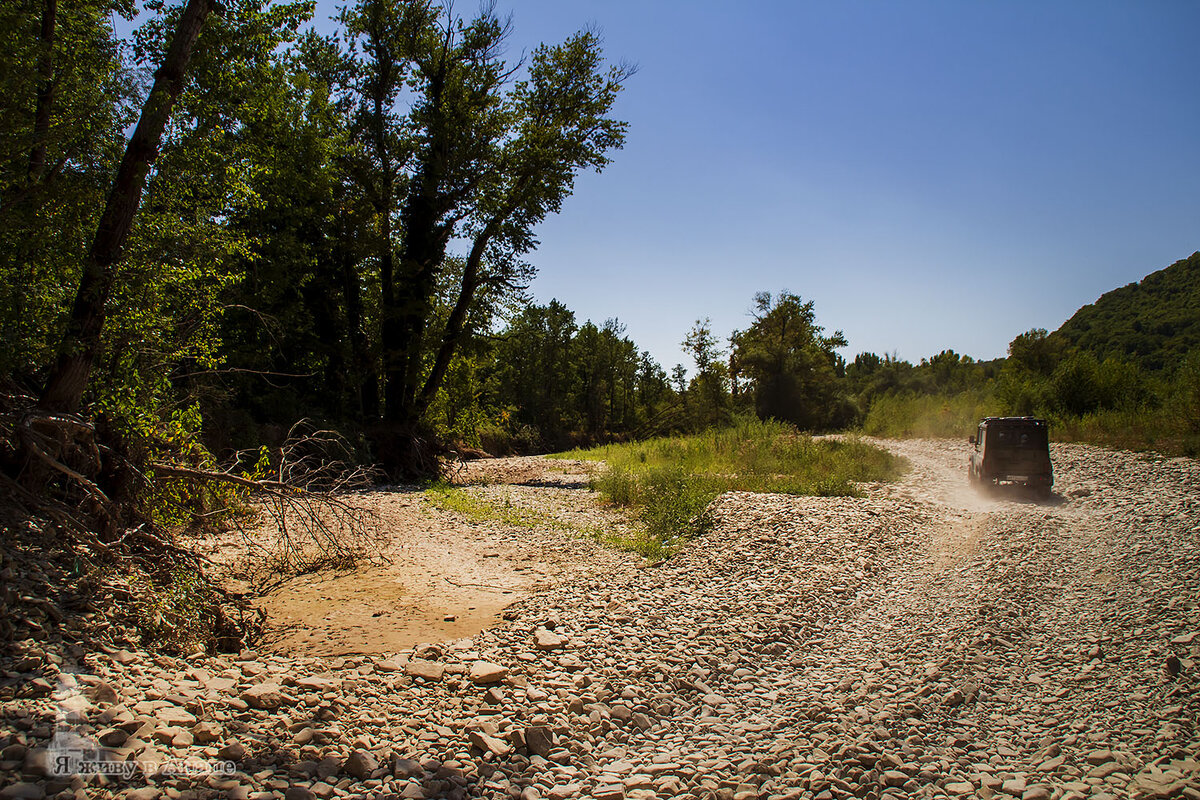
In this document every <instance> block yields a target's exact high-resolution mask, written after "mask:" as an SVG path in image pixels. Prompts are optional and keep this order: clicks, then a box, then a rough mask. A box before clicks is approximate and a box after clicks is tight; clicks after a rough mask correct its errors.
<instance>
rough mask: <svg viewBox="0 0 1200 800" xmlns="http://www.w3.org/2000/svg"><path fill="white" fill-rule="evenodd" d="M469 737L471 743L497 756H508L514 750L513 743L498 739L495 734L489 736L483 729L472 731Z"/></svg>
mask: <svg viewBox="0 0 1200 800" xmlns="http://www.w3.org/2000/svg"><path fill="white" fill-rule="evenodd" d="M468 738H470V740H471V744H472V745H474V746H475V747H478V748H479V749H480V750H483V751H484V752H487V753H491V754H492V755H494V756H497V757H502V756H506V755H508V754H509V753H511V752H512V745H510V744H509V743H508V742H505V741H502V740H500V739H497V738H495V737H494V736H488V735H487V734H486V733H484V732H482V731H471V733H470V734H469V735H468Z"/></svg>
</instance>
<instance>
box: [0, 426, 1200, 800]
mask: <svg viewBox="0 0 1200 800" xmlns="http://www.w3.org/2000/svg"><path fill="white" fill-rule="evenodd" d="M881 444H882V445H883V446H885V447H888V448H889V449H891V450H893V451H894V452H897V453H899V454H901V455H903V456H904V457H906V458H907V459H908V460H909V462H910V463H911V465H912V468H911V470H910V472H909V473H908V474H907V475H906V477H905V478H903V479H902V480H901V481H899V482H897V483H895V484H891V485H869V486H866V487H864V496H863V497H860V498H807V497H789V496H781V495H755V494H748V493H734V494H729V495H725V496H723V497H722V498H720V499H719V500H718V501H717V503H716V504H715V507H714V509H713V512H714V514H713V516H714V520H715V525H714V527H713V530H712V531H711V532H710V533H708V534H707V535H705V536H703V537H701V538H699V539H697V540H695V541H693V542H691V543H690V544H689V545H687V546H686V547H685V548H684V549H683V550H682V551H681V552H679V553H678V554H677V555H676V556H674V557H673V558H671V559H669V560H667V561H666V562H664V563H661V564H659V565H656V566H647V565H644V564H643V563H642V562H641V561H640V559H638V558H636V557H634V556H630V555H628V554H624V553H618V552H616V551H612V550H610V549H607V548H604V547H601V546H599V545H596V544H594V543H592V542H591V541H590V540H589V539H587V538H586V537H585V536H582V535H580V533H579V531H580V530H582V529H584V528H586V527H587V525H588V524H592V523H595V522H596V521H597V520H598V521H599V522H600V523H603V522H605V520H606V517H604V514H606V513H607V512H604V511H601V510H597V506H596V505H595V499H594V495H591V494H590V493H589V492H588V491H587V489H586V488H584V486H583V484H582V482H581V481H579V480H566V479H563V478H562V476H563V475H567V474H571V473H572V472H573V471H574V472H578V471H579V466H578V465H577V464H576V465H572V464H569V463H562V462H552V461H547V460H538V459H523V460H519V461H506V462H503V463H497V464H491V465H483V466H479V467H475V469H481V470H488V469H491V470H493V472H494V474H493V478H497V477H498V476H502V473H504V470H505V469H511V470H515V471H516V474H517V475H518V478H519V481H518V483H519V484H520V485H501V484H496V483H492V484H489V485H481V486H477V487H472V488H470V489H469V491H471V492H477V493H479V494H480V495H482V496H485V497H491V498H492V499H494V500H495V499H497V498H503V501H504V502H505V503H506V504H510V505H517V506H522V505H527V506H529V507H531V508H538V509H541V510H542V511H544V512H545V513H549V514H556V515H558V516H560V517H561V518H563V519H568V518H570V517H571V515H572V514H576V515H578V516H579V517H580V520H581V521H571V522H570V524H564V525H563V526H562V527H561V529H557V530H556V529H554V528H553V527H552V526H550V527H522V526H510V525H504V524H501V523H496V522H479V523H469V522H467V521H462V523H461V524H463V525H467V526H472V525H473V526H476V527H477V528H478V530H477V534H478V535H479V536H481V537H485V538H488V539H489V541H490V540H494V541H493V544H492V546H495V547H498V548H502V549H504V551H505V552H506V553H509V554H510V555H512V554H517V553H521V552H527V553H534V554H536V555H537V559H538V563H545V564H550V565H551V567H548V568H546V569H544V570H543V571H542V573H543V577H544V580H543V581H541V582H539V583H538V585H537V586H536V587H530V588H529V589H528V591H527V592H526V594H527V596H525V597H524V598H523V599H521V600H518V601H517V602H515V603H514V604H513V605H511V606H509V607H508V608H507V609H506V610H505V612H504V616H505V619H504V620H503V621H501V622H500V623H499V624H497V625H496V626H494V627H491V628H488V629H486V630H483V631H481V632H479V633H477V634H475V635H473V636H470V637H469V638H461V639H457V640H452V641H448V642H432V643H430V644H419V645H416V646H415V647H410V648H406V649H403V650H401V651H398V652H389V653H375V654H363V655H353V656H338V657H331V656H316V655H301V656H298V655H294V654H293V655H283V654H272V653H267V652H261V651H260V652H258V653H253V652H247V653H243V654H241V655H240V656H237V657H222V658H214V657H197V658H194V659H192V660H181V659H173V658H166V657H162V656H148V655H146V654H142V653H131V652H127V651H119V652H115V653H111V654H108V655H104V654H99V655H93V656H89V657H88V661H87V662H86V663H85V664H81V665H79V669H80V670H81V673H80V674H70V673H65V674H64V675H63V676H62V678H63V680H64V682H65V683H67V684H72V683H73V684H76V685H78V686H79V688H80V689H81V690H82V696H81V697H82V699H80V698H76V699H77V700H78V701H79V702H78V706H79V709H78V710H79V713H80V714H81V715H82V717H83V718H85V719H86V720H87V723H86V725H84V726H82V727H81V730H82V731H83V732H85V733H87V734H88V735H91V736H94V737H98V738H99V739H100V741H101V742H102V743H104V744H106V745H108V746H111V747H113V748H114V749H116V751H117V753H118V754H120V755H121V757H128V758H137V759H141V760H153V759H160V760H161V759H166V758H181V757H185V756H191V757H194V758H198V759H202V760H213V759H228V760H230V761H233V762H234V763H235V764H236V766H237V771H236V772H235V773H234V774H232V775H208V776H201V777H198V778H195V779H192V778H187V779H184V778H159V779H156V780H154V781H151V782H149V783H148V784H147V783H146V782H145V781H138V782H136V783H133V784H128V785H127V784H119V783H112V784H109V785H108V786H107V787H105V786H100V785H97V784H96V783H95V782H91V783H85V782H84V780H83V779H82V778H78V777H76V778H74V779H53V778H46V777H42V776H39V774H38V771H39V754H40V749H41V748H44V747H45V746H46V740H47V739H48V738H49V736H50V734H51V732H52V725H53V719H54V716H53V714H54V710H53V708H54V700H53V699H52V698H50V697H46V698H43V699H37V700H34V699H28V698H25V699H17V700H13V701H8V702H5V703H4V704H3V707H2V708H0V711H2V712H3V717H2V720H3V722H2V727H0V736H2V737H3V738H2V739H0V741H2V742H3V743H4V746H3V749H2V751H0V758H2V760H3V761H2V763H0V769H3V772H0V783H6V784H7V786H6V787H5V788H4V789H3V790H2V793H3V796H4V797H35V798H36V797H42V796H53V795H55V794H61V796H63V797H80V798H82V797H110V796H125V797H130V798H135V799H136V798H157V797H168V798H203V797H224V798H264V799H265V798H285V799H286V800H307V799H308V798H314V797H319V798H326V797H352V798H438V797H445V798H456V799H457V798H464V797H487V798H501V799H503V798H513V799H514V800H518V799H519V800H536V799H537V798H549V799H550V800H566V799H567V798H592V799H593V800H623V799H624V798H675V797H678V798H721V799H722V800H751V799H752V798H774V799H776V800H782V799H784V798H789V799H790V798H819V799H820V800H825V799H826V798H849V797H859V798H875V799H878V798H885V797H892V798H906V797H930V798H932V797H951V798H958V797H979V798H993V797H994V798H1002V799H1003V800H1007V798H1021V799H1022V800H1037V799H1038V798H1050V799H1051V800H1058V799H1059V798H1062V799H1064V800H1065V799H1067V798H1070V799H1071V800H1075V799H1077V798H1078V799H1082V798H1095V799H1096V800H1100V799H1101V798H1126V797H1135V798H1165V797H1186V798H1190V799H1191V800H1200V734H1198V729H1197V714H1198V712H1200V692H1198V688H1200V680H1198V678H1197V676H1198V674H1200V463H1198V462H1196V461H1192V460H1184V459H1164V458H1159V457H1156V456H1145V455H1137V454H1130V453H1122V452H1113V451H1107V450H1102V449H1098V448H1093V447H1087V446H1082V445H1058V446H1055V447H1054V448H1053V452H1052V455H1053V458H1054V462H1055V466H1056V485H1055V492H1056V493H1055V496H1054V498H1053V499H1052V500H1051V501H1050V502H1046V503H1040V504H1039V503H1035V502H1031V501H1028V500H1026V499H1024V498H1021V497H1018V496H1010V495H1000V496H985V495H980V494H977V493H975V492H974V491H972V490H969V489H968V488H967V486H966V477H965V463H966V446H965V443H957V442H943V441H907V442H890V441H883V442H881ZM496 470H499V472H496ZM439 513H442V512H439ZM596 515H599V516H596ZM588 520H591V522H588ZM608 521H609V522H612V524H618V523H617V522H615V521H613V520H608ZM555 553H559V554H566V557H563V558H558V559H556V558H555V556H554V554H555ZM512 557H513V558H516V557H517V556H516V555H512ZM553 565H558V566H553ZM49 660H50V662H51V663H52V662H53V661H54V659H53V658H52V657H51V658H50V659H49ZM31 663H32V662H31ZM43 680H44V678H43Z"/></svg>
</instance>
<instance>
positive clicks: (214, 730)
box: [192, 722, 222, 744]
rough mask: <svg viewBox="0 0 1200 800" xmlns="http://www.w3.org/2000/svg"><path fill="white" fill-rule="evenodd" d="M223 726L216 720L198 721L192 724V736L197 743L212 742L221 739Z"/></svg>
mask: <svg viewBox="0 0 1200 800" xmlns="http://www.w3.org/2000/svg"><path fill="white" fill-rule="evenodd" d="M221 733H222V731H221V726H220V725H218V724H217V723H215V722H197V723H196V724H195V725H193V726H192V738H193V739H195V741H196V744H212V743H213V742H216V741H220V739H221Z"/></svg>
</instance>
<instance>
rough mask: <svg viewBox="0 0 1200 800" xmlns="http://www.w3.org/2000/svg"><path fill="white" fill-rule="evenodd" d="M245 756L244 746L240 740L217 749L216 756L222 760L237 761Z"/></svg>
mask: <svg viewBox="0 0 1200 800" xmlns="http://www.w3.org/2000/svg"><path fill="white" fill-rule="evenodd" d="M245 757H246V746H245V745H243V744H242V743H241V742H232V743H230V744H227V745H225V746H224V747H222V748H221V749H220V750H218V751H217V758H220V759H221V760H223V761H232V762H234V763H237V762H239V761H241V760H242V759H244V758H245Z"/></svg>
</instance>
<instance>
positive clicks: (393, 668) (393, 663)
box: [375, 658, 407, 672]
mask: <svg viewBox="0 0 1200 800" xmlns="http://www.w3.org/2000/svg"><path fill="white" fill-rule="evenodd" d="M406 663H407V662H406V661H404V660H403V659H399V658H383V659H380V660H379V661H376V662H375V669H377V670H379V671H380V672H403V671H404V667H405V665H406Z"/></svg>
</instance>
